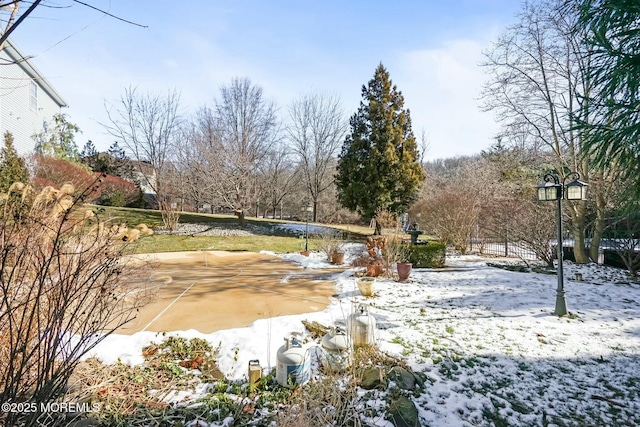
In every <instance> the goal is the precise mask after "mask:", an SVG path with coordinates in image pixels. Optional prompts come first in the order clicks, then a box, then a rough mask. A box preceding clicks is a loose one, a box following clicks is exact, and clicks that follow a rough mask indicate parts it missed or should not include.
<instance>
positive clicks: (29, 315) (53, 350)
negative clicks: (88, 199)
mask: <svg viewBox="0 0 640 427" xmlns="http://www.w3.org/2000/svg"><path fill="white" fill-rule="evenodd" d="M92 191H94V186H91V187H89V188H87V189H86V191H84V192H80V195H79V196H72V195H73V194H74V189H73V188H72V186H70V185H65V186H62V188H61V189H60V190H55V189H53V188H52V187H46V188H45V189H44V190H42V192H40V193H39V194H35V193H34V192H33V189H32V188H31V187H29V186H26V185H23V184H21V183H15V184H14V185H12V186H11V188H10V189H9V191H8V192H7V193H6V194H1V195H0V263H1V267H2V268H1V269H0V400H1V401H2V402H13V403H24V404H25V408H30V410H28V411H22V412H21V413H18V412H7V411H5V412H3V413H0V423H2V425H5V426H11V425H67V423H66V421H65V420H64V419H63V420H57V421H56V420H53V421H52V420H50V419H46V418H47V417H48V416H51V414H46V413H43V412H42V406H41V404H44V403H47V402H49V401H51V400H52V399H56V398H58V397H61V396H62V395H63V394H64V392H65V386H66V384H67V381H68V379H69V377H70V375H71V373H72V372H73V369H74V368H75V366H76V365H77V364H78V363H79V362H80V360H81V357H82V356H83V355H84V354H86V353H87V352H88V351H89V350H91V349H92V348H93V347H94V346H95V345H96V344H98V343H99V342H100V341H102V340H103V339H104V338H105V337H106V336H107V335H108V334H110V333H112V332H113V331H115V330H116V329H117V328H118V327H120V326H122V325H123V324H125V323H126V322H128V321H129V320H131V319H133V318H134V317H135V313H136V309H137V308H138V307H139V306H140V304H141V302H142V299H141V296H142V293H141V292H138V293H135V292H133V289H129V288H128V286H127V285H126V283H128V281H129V280H131V279H132V278H133V277H134V274H138V273H140V272H141V270H140V269H139V266H137V267H136V268H133V265H131V264H129V263H127V262H125V261H124V258H123V256H124V254H125V253H126V251H127V246H126V244H124V243H123V242H122V241H121V240H118V233H119V230H116V229H111V228H110V227H108V226H107V225H106V224H105V223H102V222H101V221H100V220H99V218H98V217H96V216H94V215H92V213H91V212H90V211H88V210H86V209H85V208H84V207H83V205H82V203H83V200H84V196H86V195H87V194H89V193H91V192H92ZM123 279H126V280H123ZM125 282H126V283H125ZM63 422H64V423H63ZM57 423H59V424H57Z"/></svg>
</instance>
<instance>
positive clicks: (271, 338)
mask: <svg viewBox="0 0 640 427" xmlns="http://www.w3.org/2000/svg"><path fill="white" fill-rule="evenodd" d="M348 250H349V252H348V256H347V262H349V260H350V259H352V258H353V257H354V256H355V254H356V253H357V252H358V251H359V250H360V247H358V246H357V245H350V246H349V248H348ZM282 256H283V257H284V258H286V259H289V260H291V261H294V262H297V263H299V264H301V265H302V266H304V267H305V268H327V267H329V264H328V263H327V262H326V261H325V259H324V256H323V255H322V254H312V256H311V257H308V258H307V257H304V256H301V255H299V254H285V255H282ZM489 261H491V262H495V260H489ZM353 271H354V270H348V271H345V272H341V273H336V276H335V281H336V289H337V293H336V296H335V297H334V298H332V300H331V302H330V305H329V307H327V309H326V310H324V311H322V312H318V313H311V314H308V315H297V316H281V317H275V318H271V319H263V320H258V321H256V322H254V323H253V324H252V325H250V326H249V327H246V328H238V329H231V330H223V331H218V332H214V333H212V334H208V335H204V334H201V333H199V332H197V331H194V330H190V331H174V332H171V334H175V335H180V336H184V337H187V338H191V337H200V338H205V339H207V340H208V341H209V342H210V343H211V344H212V345H213V346H214V347H215V346H218V345H220V355H221V357H220V360H219V367H220V369H221V370H222V371H223V372H224V373H225V374H226V375H227V376H228V377H230V378H233V379H240V378H243V377H246V374H247V369H246V368H247V365H248V362H249V360H252V359H259V360H260V363H261V365H262V367H263V368H272V367H274V366H275V358H276V352H277V350H278V348H279V347H280V346H281V345H282V343H283V338H284V337H285V336H286V335H287V334H288V333H289V332H294V331H295V332H303V331H304V327H303V326H302V323H301V320H303V319H306V320H309V321H313V320H316V321H318V322H320V323H323V324H331V323H333V322H336V321H338V322H339V321H345V320H346V318H347V316H348V315H349V314H350V313H352V311H353V309H354V305H355V304H357V303H361V302H365V303H367V304H370V306H371V313H372V314H373V315H374V317H375V318H376V323H377V344H378V346H379V347H380V348H381V349H382V350H384V351H387V352H389V353H392V354H395V355H399V356H401V357H403V358H404V360H406V361H407V362H408V363H409V364H410V365H411V366H412V368H413V369H414V370H416V371H422V372H424V373H425V374H426V375H427V378H428V385H427V387H426V390H425V391H424V393H423V394H421V395H420V396H418V397H416V398H414V402H415V403H416V406H417V407H418V409H419V413H420V417H421V420H422V424H423V425H428V426H461V427H462V426H464V427H467V426H491V425H509V426H531V425H549V426H553V425H557V426H563V425H567V426H595V425H598V426H599V425H640V305H639V304H640V285H639V284H638V283H637V282H633V281H631V282H630V281H629V280H628V279H627V277H626V273H625V272H624V271H621V270H617V269H612V268H607V267H602V266H597V265H574V264H571V263H566V264H565V289H566V295H567V305H568V308H569V311H570V313H571V316H568V317H563V318H558V317H557V316H554V315H553V310H554V304H555V299H556V286H557V277H556V276H555V275H548V274H539V273H518V272H512V271H507V270H503V269H499V268H495V267H489V266H487V260H485V259H482V258H479V257H474V256H462V257H449V258H447V267H445V268H443V269H436V270H433V269H414V270H413V272H412V275H411V279H410V281H409V282H408V283H398V282H394V281H393V280H391V279H379V280H377V282H376V293H375V295H374V297H372V298H364V297H362V296H361V295H360V293H359V291H358V289H357V287H356V285H355V280H354V277H353ZM576 272H581V273H582V274H583V277H584V280H583V281H581V282H578V281H575V280H573V277H574V276H575V273H576ZM161 340H162V337H159V336H157V334H155V333H149V332H141V333H137V334H135V335H132V336H122V335H112V336H110V337H107V339H106V340H105V341H103V342H102V343H101V344H100V345H99V346H98V347H96V348H95V349H94V350H93V352H92V354H93V355H95V356H97V357H98V358H99V359H100V360H102V361H103V362H105V363H111V362H115V361H116V360H118V359H120V360H121V361H122V362H124V363H130V364H135V363H140V362H141V361H142V357H141V355H140V350H141V348H142V347H143V346H145V345H147V344H148V343H149V342H151V341H156V342H158V341H161ZM499 421H500V422H502V424H499ZM505 421H506V424H504V423H505Z"/></svg>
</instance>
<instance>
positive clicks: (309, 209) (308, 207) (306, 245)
mask: <svg viewBox="0 0 640 427" xmlns="http://www.w3.org/2000/svg"><path fill="white" fill-rule="evenodd" d="M304 211H305V212H306V218H307V226H306V228H305V232H304V250H305V251H309V212H312V211H313V206H311V203H307V205H306V206H305V207H304Z"/></svg>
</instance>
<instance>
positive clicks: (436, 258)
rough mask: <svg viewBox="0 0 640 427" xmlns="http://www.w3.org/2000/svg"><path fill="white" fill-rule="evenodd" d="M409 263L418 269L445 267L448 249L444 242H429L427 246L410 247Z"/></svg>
mask: <svg viewBox="0 0 640 427" xmlns="http://www.w3.org/2000/svg"><path fill="white" fill-rule="evenodd" d="M409 248H410V249H409V251H410V253H409V262H410V263H412V264H413V266H414V267H416V268H426V267H429V268H441V267H444V263H445V255H446V250H447V247H446V246H445V244H444V243H442V242H429V243H427V244H426V245H411V246H409Z"/></svg>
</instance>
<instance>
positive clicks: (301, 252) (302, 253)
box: [300, 251, 311, 256]
mask: <svg viewBox="0 0 640 427" xmlns="http://www.w3.org/2000/svg"><path fill="white" fill-rule="evenodd" d="M310 253H311V252H309V251H300V255H304V256H309V254H310Z"/></svg>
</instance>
